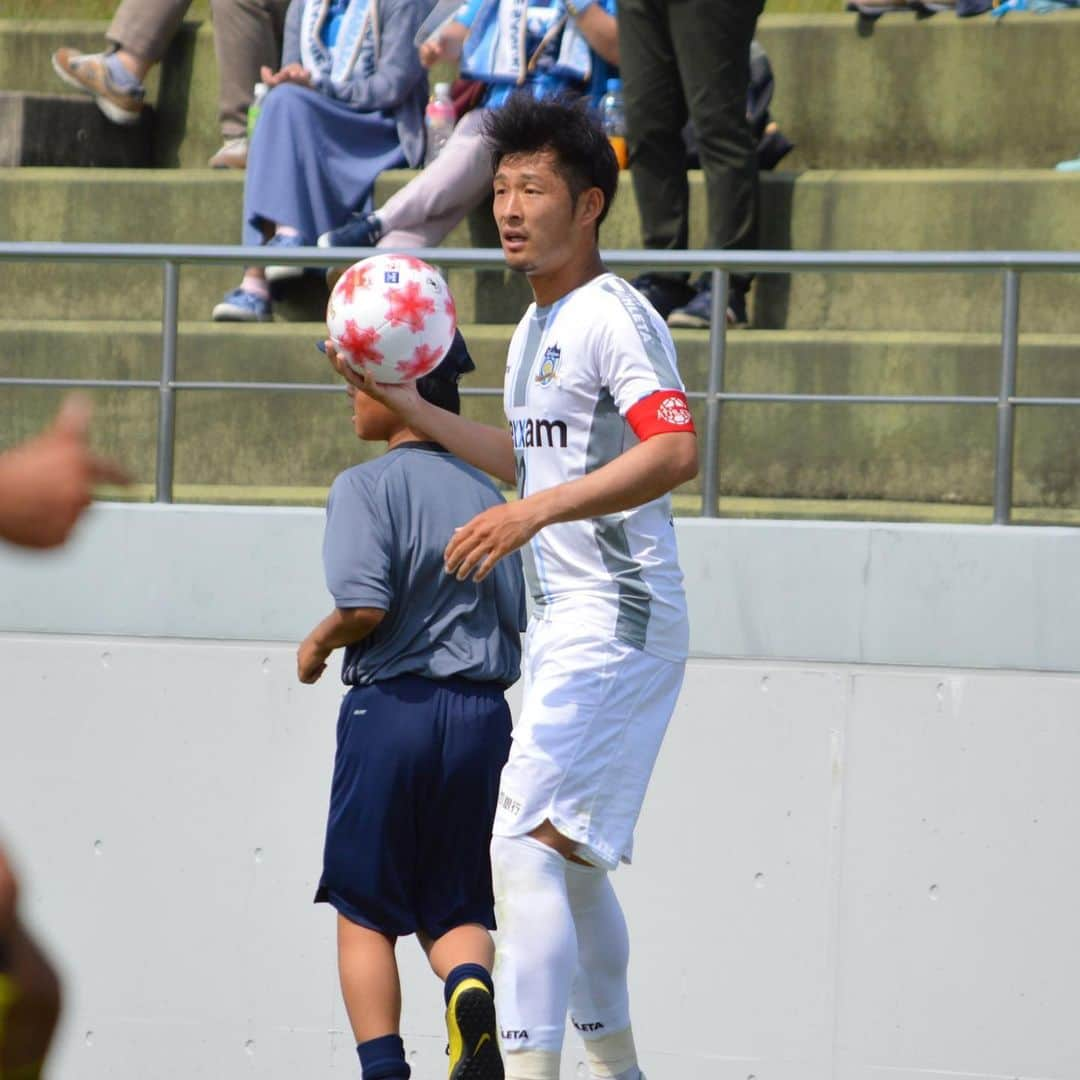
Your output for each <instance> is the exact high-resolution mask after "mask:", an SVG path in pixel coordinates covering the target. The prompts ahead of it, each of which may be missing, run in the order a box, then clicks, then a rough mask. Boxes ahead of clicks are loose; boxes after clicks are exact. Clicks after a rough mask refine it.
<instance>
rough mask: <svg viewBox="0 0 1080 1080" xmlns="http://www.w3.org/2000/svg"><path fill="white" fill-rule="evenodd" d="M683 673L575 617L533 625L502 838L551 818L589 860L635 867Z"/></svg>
mask: <svg viewBox="0 0 1080 1080" xmlns="http://www.w3.org/2000/svg"><path fill="white" fill-rule="evenodd" d="M685 667H686V665H685V662H682V661H672V660H665V659H662V658H661V657H658V656H653V655H652V654H651V653H646V652H643V651H641V650H640V649H636V648H634V647H633V646H631V645H627V644H625V643H623V642H621V641H617V640H614V639H611V638H606V637H604V636H603V634H602V633H601V632H599V631H598V630H597V629H596V628H593V627H589V626H587V625H584V624H583V623H582V622H581V621H580V620H579V619H576V618H569V619H568V618H567V617H566V616H562V617H559V618H550V617H549V618H546V619H534V620H533V621H532V622H530V624H529V630H528V633H527V635H526V639H525V657H524V673H525V688H524V699H523V703H522V710H521V715H520V717H519V719H518V722H517V725H516V726H515V728H514V741H513V744H512V745H511V748H510V758H509V760H508V761H507V763H506V765H505V766H504V768H503V772H502V781H501V783H500V790H499V802H498V809H497V811H496V814H495V825H494V833H495V835H496V836H523V835H525V834H526V833H529V832H531V831H532V830H533V829H535V828H536V827H537V826H538V825H540V824H541V823H542V822H543V821H544V820H545V819H548V820H550V821H551V823H552V824H553V825H554V826H555V828H556V829H558V830H559V832H561V833H562V834H563V835H564V836H568V837H570V839H572V840H575V841H577V843H578V845H579V852H580V855H581V857H582V858H584V859H586V860H588V861H589V862H591V863H594V864H595V865H597V866H600V867H603V868H604V869H607V870H614V869H615V867H616V866H618V864H619V862H620V861H622V862H629V861H630V857H631V855H632V853H633V846H634V826H635V825H636V824H637V819H638V815H639V814H640V813H641V804H642V802H643V800H644V798H645V790H646V788H647V787H648V785H649V777H650V776H651V775H652V770H653V766H654V765H655V763H656V757H657V754H658V753H659V752H660V744H661V742H662V741H663V738H664V732H665V731H666V730H667V726H668V721H669V720H670V719H671V714H672V713H673V712H674V710H675V702H676V699H677V698H678V696H679V689H680V688H681V686H682V680H683V671H684V669H685Z"/></svg>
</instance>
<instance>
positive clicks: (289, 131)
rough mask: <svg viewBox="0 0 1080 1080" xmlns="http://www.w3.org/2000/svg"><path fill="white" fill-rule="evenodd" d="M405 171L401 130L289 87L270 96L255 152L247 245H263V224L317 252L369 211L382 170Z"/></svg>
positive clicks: (247, 191)
mask: <svg viewBox="0 0 1080 1080" xmlns="http://www.w3.org/2000/svg"><path fill="white" fill-rule="evenodd" d="M404 164H405V155H404V154H403V153H402V150H401V146H400V145H399V143H398V136H397V126H396V125H395V123H394V121H393V120H392V119H390V118H389V117H387V116H384V115H383V114H382V113H363V112H356V111H355V110H353V109H350V108H348V106H346V105H343V104H342V103H341V102H340V101H335V100H334V99H333V98H328V97H326V96H325V95H323V94H320V93H318V92H317V91H314V90H308V89H306V88H305V87H302V86H294V85H291V84H288V83H286V84H285V85H283V86H277V87H275V88H274V89H273V90H271V91H270V93H269V94H267V95H266V100H265V101H264V102H263V107H262V113H261V114H260V116H259V122H258V123H257V124H256V125H255V134H254V136H253V137H252V140H251V146H250V148H249V150H248V163H247V177H246V179H245V182H244V229H243V239H244V243H245V244H261V243H262V242H263V234H262V230H261V226H262V225H263V223H264V222H272V223H273V224H275V225H289V226H292V228H294V229H298V230H299V232H300V235H301V236H302V237H303V239H304V242H305V243H307V244H313V243H314V242H315V240H316V238H317V237H318V236H319V234H320V233H324V232H326V230H327V229H333V228H335V227H336V226H338V225H340V224H341V223H342V222H343V221H345V219H346V218H347V217H348V216H349V214H350V212H351V211H353V210H357V209H360V208H362V207H363V206H364V205H365V203H366V202H367V200H368V197H369V196H370V194H371V189H372V187H373V186H374V184H375V178H376V177H377V176H378V175H379V173H381V172H382V171H383V169H393V168H398V167H400V166H402V165H404Z"/></svg>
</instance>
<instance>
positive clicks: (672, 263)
mask: <svg viewBox="0 0 1080 1080" xmlns="http://www.w3.org/2000/svg"><path fill="white" fill-rule="evenodd" d="M371 254H373V251H372V250H370V249H366V248H354V249H347V248H335V249H324V248H293V249H291V250H289V249H281V248H278V249H275V251H274V253H273V259H274V262H275V263H280V264H286V265H293V266H339V265H342V266H343V265H348V264H349V263H352V262H354V261H356V260H357V259H360V258H364V257H365V256H367V255H371ZM410 254H412V255H415V256H417V257H419V258H421V259H426V260H427V261H429V262H432V263H435V264H438V265H439V266H441V267H445V268H447V269H468V270H499V269H503V268H504V266H505V264H504V262H503V254H502V252H501V251H499V250H498V249H490V250H488V249H483V250H481V249H462V248H432V249H417V250H415V251H411V252H410ZM266 258H267V252H266V249H265V248H262V247H215V246H205V245H204V246H199V245H185V244H66V243H34V242H29V243H27V242H22V243H0V262H55V263H70V262H91V263H141V264H160V265H162V266H163V269H164V276H163V295H164V299H163V305H162V318H161V323H162V345H161V374H160V377H159V378H158V379H157V380H156V381H155V380H139V379H133V380H120V379H50V378H15V377H5V376H0V386H36V387H48V386H53V387H82V388H86V389H125V390H128V389H130V390H157V392H158V395H159V408H158V426H157V462H156V469H155V496H154V497H155V501H157V502H162V503H169V502H172V500H173V472H174V457H175V444H176V397H175V395H176V392H177V391H199V390H230V391H253V390H261V391H282V392H291V393H313V392H314V393H319V392H327V391H337V390H338V389H339V387H338V386H336V385H334V384H332V383H272V382H185V381H183V380H178V379H177V377H176V356H177V348H176V346H177V324H178V309H179V295H180V267H181V266H182V265H206V264H214V265H239V266H246V265H259V264H261V263H264V262H265V261H266ZM604 261H605V263H606V264H607V265H608V266H609V267H611V268H612V269H615V270H623V269H654V270H666V271H698V272H703V271H711V272H712V277H713V290H712V330H711V332H710V339H709V377H708V385H707V389H706V390H704V391H691V392H690V393H689V394H688V396H689V397H690V398H692V399H695V400H703V401H704V402H705V417H706V420H705V452H704V455H703V457H704V465H703V468H702V515H703V516H704V517H715V516H716V515H717V513H718V507H719V488H720V460H719V459H720V420H721V410H722V406H723V404H724V402H729V401H730V402H760V403H801V402H805V403H818V404H830V403H831V404H849V405H963V406H983V407H990V406H993V407H994V408H995V409H996V411H997V426H996V436H995V447H994V508H993V520H994V523H995V524H1002V525H1003V524H1008V522H1009V518H1010V514H1011V509H1012V479H1013V446H1014V441H1015V430H1016V409H1017V408H1018V407H1020V406H1029V407H1036V406H1075V405H1080V398H1075V397H1018V396H1017V395H1016V373H1017V361H1018V353H1019V327H1020V318H1019V316H1020V277H1021V275H1022V274H1025V273H1028V274H1030V273H1040V274H1051V273H1077V272H1080V253H1071V252H1061V253H1058V252H1038V251H995V252H989V251H988V252H981V251H958V252H954V251H929V252H908V251H844V252H825V251H681V252H662V251H609V252H605V254H604ZM794 272H817V273H836V272H845V273H916V272H928V273H954V274H955V273H980V274H983V273H992V274H998V275H1000V276H1001V279H1002V300H1001V368H1000V377H999V380H998V392H997V394H996V395H985V396H977V395H926V394H923V395H910V394H788V393H739V392H729V391H726V390H725V389H724V374H725V367H726V359H727V327H726V320H725V313H726V310H727V302H728V292H729V286H730V277H731V274H732V273H736V274H747V273H756V274H790V273H794ZM464 392H465V393H467V394H473V395H479V396H484V395H496V394H498V395H501V394H502V388H501V387H475V388H469V389H468V390H465V391H464Z"/></svg>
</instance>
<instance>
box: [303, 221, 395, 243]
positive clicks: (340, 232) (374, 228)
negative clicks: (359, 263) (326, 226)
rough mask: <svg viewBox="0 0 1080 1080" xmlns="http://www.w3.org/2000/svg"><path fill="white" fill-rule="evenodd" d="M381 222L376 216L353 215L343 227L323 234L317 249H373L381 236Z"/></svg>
mask: <svg viewBox="0 0 1080 1080" xmlns="http://www.w3.org/2000/svg"><path fill="white" fill-rule="evenodd" d="M382 234H383V230H382V222H380V221H379V218H378V216H377V215H376V214H353V216H352V217H351V218H349V220H348V221H346V222H345V224H344V225H339V226H338V228H336V229H331V230H330V231H329V232H324V233H323V234H322V236H320V237H319V239H318V241H317V243H318V245H319V247H324V248H325V247H346V248H351V247H358V248H368V247H374V246H375V245H376V244H377V243H378V242H379V238H380V237H381V236H382Z"/></svg>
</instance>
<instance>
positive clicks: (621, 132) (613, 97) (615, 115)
mask: <svg viewBox="0 0 1080 1080" xmlns="http://www.w3.org/2000/svg"><path fill="white" fill-rule="evenodd" d="M600 119H601V121H602V122H603V125H604V131H605V132H606V134H607V137H608V142H609V143H611V149H612V150H614V151H615V157H616V158H617V159H618V161H619V168H620V169H625V168H626V164H627V161H628V159H629V153H628V151H627V148H626V112H625V111H624V109H623V97H622V79H608V81H607V93H606V94H605V95H604V99H603V101H601V102H600Z"/></svg>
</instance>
